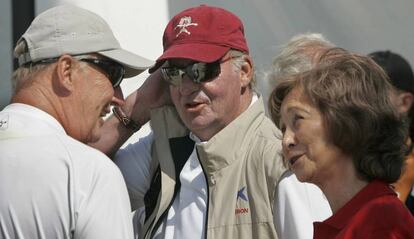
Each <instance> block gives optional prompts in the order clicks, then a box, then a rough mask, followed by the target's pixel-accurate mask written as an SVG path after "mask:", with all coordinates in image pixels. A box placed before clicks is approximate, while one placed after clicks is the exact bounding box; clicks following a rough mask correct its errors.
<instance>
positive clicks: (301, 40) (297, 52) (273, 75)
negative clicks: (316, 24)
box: [268, 33, 334, 86]
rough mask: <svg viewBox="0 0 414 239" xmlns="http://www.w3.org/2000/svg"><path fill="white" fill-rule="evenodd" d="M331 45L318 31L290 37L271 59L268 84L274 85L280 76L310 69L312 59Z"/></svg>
mask: <svg viewBox="0 0 414 239" xmlns="http://www.w3.org/2000/svg"><path fill="white" fill-rule="evenodd" d="M332 47H334V45H333V44H332V43H331V42H329V41H328V40H326V39H325V38H324V37H323V36H322V35H321V34H319V33H307V34H299V35H296V36H294V37H292V39H291V40H290V41H289V42H288V43H287V44H286V45H285V46H283V47H282V49H281V52H280V54H279V55H277V56H276V58H274V60H273V65H272V70H271V72H270V74H269V77H268V80H269V83H270V85H271V86H274V85H275V84H276V83H277V80H278V79H280V78H283V77H286V76H290V75H292V74H297V73H300V72H304V71H307V70H310V69H311V68H312V65H313V59H315V58H316V57H318V56H319V54H320V53H322V52H323V51H324V50H326V49H329V48H332Z"/></svg>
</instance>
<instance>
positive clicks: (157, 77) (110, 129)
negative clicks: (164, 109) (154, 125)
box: [90, 70, 171, 158]
mask: <svg viewBox="0 0 414 239" xmlns="http://www.w3.org/2000/svg"><path fill="white" fill-rule="evenodd" d="M170 102H171V100H170V96H169V87H168V84H167V83H166V82H165V81H163V80H162V78H161V72H160V70H157V71H155V72H154V73H153V74H151V75H150V76H149V77H148V78H147V79H146V80H145V82H144V83H143V85H142V86H141V87H140V88H139V89H138V90H136V91H134V92H133V93H132V94H131V95H129V96H128V97H127V98H126V100H125V104H124V105H122V106H120V107H121V109H122V111H123V112H124V113H125V115H126V116H127V117H128V118H130V119H131V120H133V121H134V122H136V123H137V124H138V125H140V126H142V125H144V124H145V123H147V122H148V121H149V119H150V110H151V109H153V108H157V107H160V106H163V105H166V104H170ZM101 130H102V134H101V135H102V136H101V138H100V139H99V141H97V142H95V143H90V146H92V147H94V148H96V149H98V150H100V151H102V152H103V153H105V154H106V155H108V156H110V157H111V158H112V156H113V155H114V154H115V153H116V151H118V149H119V148H120V147H121V146H122V145H123V144H124V143H125V141H127V140H128V139H129V137H131V135H132V134H133V133H134V130H132V129H130V128H126V127H125V126H124V125H123V124H122V123H121V122H120V121H119V120H118V119H117V118H116V117H115V116H114V115H111V116H110V117H109V118H108V119H107V120H106V121H105V123H104V125H103V126H102V129H101Z"/></svg>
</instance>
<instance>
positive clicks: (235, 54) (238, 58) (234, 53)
mask: <svg viewBox="0 0 414 239" xmlns="http://www.w3.org/2000/svg"><path fill="white" fill-rule="evenodd" d="M229 55H230V57H232V58H234V59H233V60H232V64H233V66H234V70H235V71H237V72H238V71H240V70H241V67H242V65H243V64H244V63H245V60H244V59H243V57H242V56H245V55H247V54H246V53H244V52H241V51H238V50H234V49H231V50H230V51H229ZM250 87H251V88H252V90H256V76H255V74H253V77H252V80H251V81H250Z"/></svg>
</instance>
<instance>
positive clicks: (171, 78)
mask: <svg viewBox="0 0 414 239" xmlns="http://www.w3.org/2000/svg"><path fill="white" fill-rule="evenodd" d="M161 73H162V77H163V79H164V80H165V81H167V82H168V83H169V84H171V85H174V86H180V85H181V81H182V75H183V74H184V72H183V71H182V70H181V69H179V68H177V67H163V68H161Z"/></svg>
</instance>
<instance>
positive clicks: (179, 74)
mask: <svg viewBox="0 0 414 239" xmlns="http://www.w3.org/2000/svg"><path fill="white" fill-rule="evenodd" d="M161 73H162V77H163V79H164V80H165V81H167V82H168V83H169V84H171V85H174V86H180V85H181V82H182V80H183V75H184V74H185V75H187V76H188V77H189V78H190V79H191V80H192V81H193V82H195V83H201V82H206V81H209V80H212V79H214V78H215V77H216V76H218V75H219V74H220V62H213V63H203V62H196V63H193V64H190V65H188V66H186V67H183V68H179V67H174V66H170V67H162V68H161Z"/></svg>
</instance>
